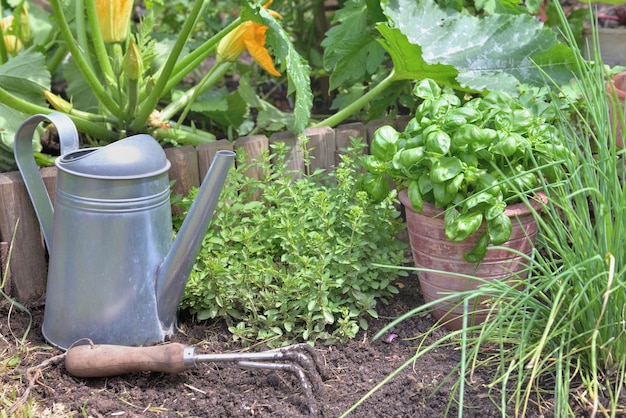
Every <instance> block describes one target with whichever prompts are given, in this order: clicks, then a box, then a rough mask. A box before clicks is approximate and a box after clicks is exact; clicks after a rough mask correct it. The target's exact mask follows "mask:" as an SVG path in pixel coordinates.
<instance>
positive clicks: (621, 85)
mask: <svg viewBox="0 0 626 418" xmlns="http://www.w3.org/2000/svg"><path fill="white" fill-rule="evenodd" d="M612 80H613V85H611V83H610V82H607V85H606V90H607V93H608V94H609V95H612V94H613V90H615V93H616V94H617V98H618V99H619V103H620V105H621V106H622V110H623V109H624V99H626V71H624V72H621V73H617V74H615V75H614V76H613V78H612ZM609 118H610V120H613V102H612V100H609ZM615 145H616V146H617V147H618V148H622V147H623V146H624V132H623V131H622V124H621V123H620V122H619V121H618V122H617V127H616V128H615Z"/></svg>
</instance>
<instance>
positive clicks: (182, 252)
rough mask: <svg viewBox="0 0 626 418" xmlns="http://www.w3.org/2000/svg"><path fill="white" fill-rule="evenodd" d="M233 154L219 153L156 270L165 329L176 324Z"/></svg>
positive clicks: (158, 304) (160, 312)
mask: <svg viewBox="0 0 626 418" xmlns="http://www.w3.org/2000/svg"><path fill="white" fill-rule="evenodd" d="M234 156H235V153H234V152H232V151H225V150H223V151H218V152H217V154H216V155H215V157H214V159H213V162H212V163H211V167H210V168H209V171H208V172H207V174H206V176H205V177H204V181H203V182H202V185H201V186H200V189H199V190H198V194H197V196H196V199H195V200H194V202H193V204H192V205H191V208H190V209H189V213H188V214H187V216H186V218H185V220H184V222H183V224H182V226H181V228H180V230H179V231H178V234H177V237H176V240H175V241H174V243H173V244H172V247H171V248H170V250H169V252H168V254H167V255H166V257H165V259H164V260H163V263H162V264H161V266H160V267H159V269H158V271H157V275H156V281H155V284H156V300H157V310H158V316H159V320H160V321H161V324H162V326H163V327H164V329H170V328H172V327H173V326H174V322H175V320H176V312H177V309H178V305H179V303H180V300H181V297H182V294H183V291H184V290H185V283H186V282H187V278H188V276H189V273H190V272H191V269H192V268H193V265H194V263H195V261H196V258H197V257H198V253H199V252H200V247H201V246H202V240H203V238H204V235H205V233H206V230H207V228H208V226H209V223H210V221H211V218H212V216H213V212H214V210H215V206H216V205H217V202H218V200H219V197H220V193H221V191H222V188H223V186H224V183H225V181H226V177H227V175H228V170H229V169H230V166H231V164H232V161H233V158H234Z"/></svg>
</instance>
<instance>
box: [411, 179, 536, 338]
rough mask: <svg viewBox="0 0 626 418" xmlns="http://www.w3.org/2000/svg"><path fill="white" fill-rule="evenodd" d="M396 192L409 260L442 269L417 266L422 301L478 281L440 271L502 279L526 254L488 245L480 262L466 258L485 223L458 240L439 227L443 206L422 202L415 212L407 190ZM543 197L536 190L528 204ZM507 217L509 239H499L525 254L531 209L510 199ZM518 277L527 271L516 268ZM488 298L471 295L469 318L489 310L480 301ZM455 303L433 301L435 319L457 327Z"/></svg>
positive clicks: (532, 228)
mask: <svg viewBox="0 0 626 418" xmlns="http://www.w3.org/2000/svg"><path fill="white" fill-rule="evenodd" d="M399 198H400V201H401V202H402V204H403V205H404V207H405V209H406V219H407V227H408V231H409V239H410V244H411V250H412V252H413V261H414V263H415V266H416V267H421V268H428V269H433V270H439V271H442V272H441V273H432V272H418V277H419V282H420V287H421V289H422V294H423V296H424V300H425V301H426V302H431V301H434V300H438V299H440V298H441V297H443V296H445V295H448V294H450V293H452V292H460V291H464V290H472V289H476V288H477V287H478V286H480V284H481V282H480V281H477V280H474V279H465V278H460V277H455V276H452V275H449V274H446V273H444V272H453V273H461V274H466V275H470V276H474V277H479V278H481V279H484V280H489V281H493V280H501V279H505V278H507V277H509V276H510V274H511V273H512V272H513V273H515V272H520V271H522V270H524V269H525V268H526V263H525V260H524V259H523V257H522V256H519V255H517V254H515V253H513V252H511V251H507V250H496V249H492V248H489V249H488V250H487V255H486V256H485V258H484V259H483V260H482V261H481V262H480V263H479V264H474V263H468V262H467V261H465V259H464V258H463V254H464V253H466V252H468V251H470V250H471V249H472V248H473V247H474V245H475V244H476V241H477V240H478V237H479V236H480V235H481V233H482V232H483V231H484V228H485V225H483V226H481V228H480V229H479V230H478V231H477V232H476V233H474V234H472V235H471V236H470V237H468V238H467V239H466V240H464V241H461V242H452V241H450V240H449V239H448V238H447V237H446V235H445V231H444V220H443V212H442V211H441V210H440V209H436V208H435V206H434V205H432V204H430V203H428V202H424V210H423V212H422V213H417V212H415V211H413V209H411V203H410V201H409V199H408V196H407V192H406V190H402V191H400V193H399ZM544 202H545V196H544V195H541V196H540V198H538V199H537V200H532V201H531V205H532V207H533V208H534V209H535V210H540V209H541V207H542V206H543V204H544ZM505 213H506V214H507V215H508V216H510V217H511V218H512V219H511V220H512V224H513V231H512V233H511V237H510V239H509V241H507V242H506V243H505V244H503V245H502V246H503V247H508V248H511V249H514V250H517V251H519V252H520V253H523V254H528V255H529V254H530V253H531V251H532V248H533V246H534V244H535V238H536V236H537V223H536V222H535V219H534V217H533V215H532V213H531V211H530V209H529V208H528V207H527V206H526V205H525V204H524V203H519V204H515V205H511V206H509V207H508V208H507V209H506V212H505ZM517 277H522V278H525V277H526V273H523V272H522V273H520V274H519V275H518V276H517ZM488 299H489V298H486V297H485V298H479V300H473V301H470V305H469V306H470V309H472V308H473V307H474V306H475V307H476V310H475V311H474V312H472V316H471V317H470V318H468V324H472V323H473V324H480V323H483V322H484V321H485V319H486V317H487V315H488V310H489V307H488V306H486V305H485V302H486V301H487V300H488ZM454 305H456V303H454V302H448V301H446V302H442V303H441V304H440V306H437V307H436V309H435V310H434V311H432V312H431V313H432V315H433V317H434V318H435V319H437V320H442V323H443V324H444V325H445V327H446V328H448V329H451V330H457V329H460V328H461V327H462V320H463V306H462V305H461V306H457V307H455V308H454V309H453V310H451V309H452V308H453V307H454Z"/></svg>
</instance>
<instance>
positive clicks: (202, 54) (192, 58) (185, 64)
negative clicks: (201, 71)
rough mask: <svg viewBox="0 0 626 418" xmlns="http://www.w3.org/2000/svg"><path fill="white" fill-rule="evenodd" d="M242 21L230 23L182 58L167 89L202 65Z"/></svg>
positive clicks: (239, 19) (237, 20)
mask: <svg viewBox="0 0 626 418" xmlns="http://www.w3.org/2000/svg"><path fill="white" fill-rule="evenodd" d="M241 22H242V21H241V18H240V17H239V18H237V19H236V20H235V21H233V22H232V23H231V24H230V25H228V26H226V27H225V28H224V29H222V30H221V31H219V32H218V33H217V34H215V35H214V36H212V37H211V39H209V40H207V41H206V42H205V43H203V44H202V45H200V46H199V47H198V48H196V49H194V50H193V51H192V52H191V53H190V54H189V55H187V56H186V57H185V58H183V59H181V60H180V62H178V63H177V64H176V66H175V67H174V71H172V76H171V77H170V78H169V81H168V83H167V86H166V87H165V91H170V90H171V89H173V88H174V86H176V85H177V84H178V83H180V82H181V80H182V79H183V78H184V77H185V76H186V75H187V74H189V73H190V72H191V71H193V69H194V68H196V67H197V66H198V65H200V63H201V62H202V61H203V60H204V59H205V58H206V57H208V56H209V55H210V54H212V53H213V52H214V51H215V49H216V47H217V44H218V43H219V41H220V40H221V39H222V38H223V37H224V36H225V35H226V34H228V33H229V32H230V31H232V30H233V29H234V28H236V27H237V26H239V25H240V24H241Z"/></svg>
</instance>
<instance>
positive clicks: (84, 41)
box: [74, 0, 94, 69]
mask: <svg viewBox="0 0 626 418" xmlns="http://www.w3.org/2000/svg"><path fill="white" fill-rule="evenodd" d="M92 1H93V0H87V3H91V2H92ZM84 8H85V0H76V7H75V8H74V10H75V12H74V13H75V15H76V19H75V22H76V42H77V43H78V47H79V48H80V49H82V50H83V51H85V54H84V56H85V62H86V63H87V65H88V66H89V68H91V69H93V68H94V66H93V63H92V62H91V56H90V55H89V53H88V52H87V51H89V39H88V38H87V28H86V27H85V19H84V15H83V10H84ZM92 32H93V28H92Z"/></svg>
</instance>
